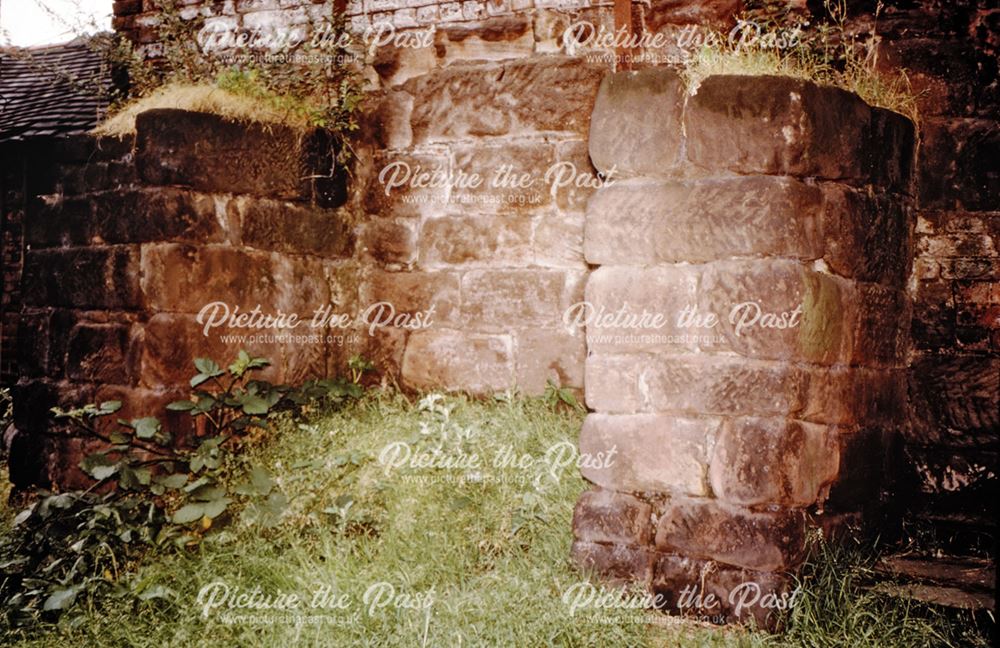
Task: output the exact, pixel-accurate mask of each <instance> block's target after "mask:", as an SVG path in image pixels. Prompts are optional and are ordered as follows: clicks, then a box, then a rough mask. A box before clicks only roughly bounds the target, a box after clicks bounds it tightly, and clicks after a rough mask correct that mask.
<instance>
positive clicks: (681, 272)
mask: <svg viewBox="0 0 1000 648" xmlns="http://www.w3.org/2000/svg"><path fill="white" fill-rule="evenodd" d="M700 275H701V272H700V270H699V269H698V268H697V267H695V266H655V267H646V268H635V267H623V266H603V267H601V268H598V269H597V270H595V271H594V272H592V273H591V274H590V277H589V278H588V280H587V288H586V300H585V302H582V303H580V304H577V305H575V306H574V309H573V310H572V311H570V313H569V315H568V318H569V323H571V324H574V325H577V326H579V325H580V324H584V325H585V326H586V331H587V342H588V347H589V349H590V350H591V351H593V352H597V353H625V352H631V351H645V350H665V351H670V350H673V351H675V352H676V351H679V350H683V349H685V348H691V347H696V345H697V343H698V342H697V340H693V339H687V338H685V337H684V336H685V334H688V333H691V334H692V335H698V333H699V332H698V331H695V330H691V331H689V330H688V329H684V328H680V327H678V325H677V317H678V315H680V314H681V312H682V310H683V309H684V308H685V307H688V306H690V305H692V304H695V303H696V296H697V290H698V283H699V279H700Z"/></svg>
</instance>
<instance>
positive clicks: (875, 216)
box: [823, 183, 912, 288]
mask: <svg viewBox="0 0 1000 648" xmlns="http://www.w3.org/2000/svg"><path fill="white" fill-rule="evenodd" d="M823 203H824V204H823V232H824V234H825V235H826V250H825V252H824V255H823V260H824V261H826V263H827V264H828V265H829V266H830V269H831V270H833V271H834V272H835V273H837V274H839V275H842V276H844V277H850V278H853V279H857V280H858V281H873V282H878V283H884V284H886V285H889V286H893V287H900V288H901V287H902V286H903V285H904V284H905V282H906V279H907V276H908V275H909V271H910V258H911V256H912V243H911V233H910V232H911V229H912V221H911V215H910V212H909V210H908V209H906V208H905V207H904V206H903V205H901V204H900V202H899V201H898V200H895V199H892V198H891V197H889V196H887V195H885V194H878V195H872V194H870V193H867V192H863V191H859V190H855V189H851V188H849V187H846V186H844V185H841V184H835V183H825V184H824V185H823Z"/></svg>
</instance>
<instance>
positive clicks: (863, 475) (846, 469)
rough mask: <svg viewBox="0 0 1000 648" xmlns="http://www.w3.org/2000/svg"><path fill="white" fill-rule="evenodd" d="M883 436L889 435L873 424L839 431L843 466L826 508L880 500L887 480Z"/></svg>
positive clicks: (854, 507) (846, 507) (852, 507)
mask: <svg viewBox="0 0 1000 648" xmlns="http://www.w3.org/2000/svg"><path fill="white" fill-rule="evenodd" d="M884 437H888V434H883V432H882V431H880V430H878V429H876V428H874V427H862V428H840V429H838V430H837V445H838V448H839V449H838V452H837V454H838V455H839V456H840V459H839V464H840V467H839V468H838V470H837V478H836V480H835V481H834V482H833V483H832V485H831V486H830V493H829V497H828V498H827V500H826V503H825V504H824V508H826V507H829V508H832V509H833V510H836V511H853V510H859V509H863V508H865V507H866V506H867V505H869V504H871V503H874V502H876V501H877V500H878V495H879V489H880V488H881V487H882V486H884V485H885V483H886V481H887V480H886V479H885V477H886V475H885V470H884V468H885V460H886V447H885V446H886V443H885V441H884Z"/></svg>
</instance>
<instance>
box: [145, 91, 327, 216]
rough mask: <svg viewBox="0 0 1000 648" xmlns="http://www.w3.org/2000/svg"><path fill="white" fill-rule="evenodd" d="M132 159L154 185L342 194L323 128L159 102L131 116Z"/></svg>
mask: <svg viewBox="0 0 1000 648" xmlns="http://www.w3.org/2000/svg"><path fill="white" fill-rule="evenodd" d="M136 133H137V134H136V166H137V167H138V169H139V175H140V176H141V177H142V179H143V180H145V181H146V182H148V183H150V184H154V185H182V186H188V187H192V188H194V189H198V190H202V191H209V192H212V191H214V192H222V193H244V194H252V195H256V196H272V197H275V198H282V199H286V200H315V201H316V202H317V203H319V204H322V205H324V206H337V205H340V204H342V203H343V202H344V200H345V199H346V184H345V177H344V171H343V170H342V169H339V168H335V167H334V157H335V154H336V151H335V149H334V145H333V142H332V140H331V139H330V136H329V135H328V134H326V133H324V132H322V131H308V132H300V131H296V130H294V129H291V128H288V127H286V126H280V125H277V124H268V125H266V126H262V125H258V124H249V125H248V124H238V123H235V122H228V121H226V120H225V119H223V118H221V117H218V116H216V115H209V114H207V113H195V112H188V111H184V110H173V109H157V110H149V111H147V112H145V113H142V114H141V115H139V116H138V117H137V118H136Z"/></svg>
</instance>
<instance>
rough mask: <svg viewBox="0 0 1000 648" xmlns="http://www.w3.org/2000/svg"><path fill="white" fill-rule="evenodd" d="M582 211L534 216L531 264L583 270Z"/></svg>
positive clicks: (584, 264)
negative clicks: (532, 262) (533, 260)
mask: <svg viewBox="0 0 1000 648" xmlns="http://www.w3.org/2000/svg"><path fill="white" fill-rule="evenodd" d="M584 220H585V219H584V215H583V212H558V211H554V210H553V211H546V212H543V213H542V214H541V215H539V216H536V217H535V236H534V240H533V242H532V245H533V247H534V254H535V256H534V258H535V265H539V266H542V267H546V268H576V269H585V268H586V267H587V261H586V260H585V259H584V256H583V227H584Z"/></svg>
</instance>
